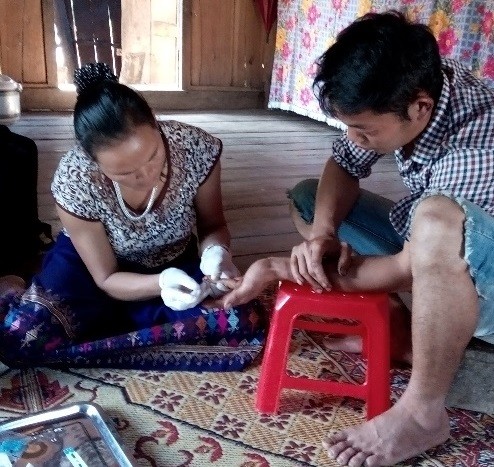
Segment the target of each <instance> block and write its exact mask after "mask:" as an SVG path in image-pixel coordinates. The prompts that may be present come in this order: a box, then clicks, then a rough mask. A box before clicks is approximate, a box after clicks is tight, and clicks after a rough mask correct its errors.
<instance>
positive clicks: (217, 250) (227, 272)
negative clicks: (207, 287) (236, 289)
mask: <svg viewBox="0 0 494 467" xmlns="http://www.w3.org/2000/svg"><path fill="white" fill-rule="evenodd" d="M199 267H200V269H201V271H202V273H203V274H204V275H205V276H207V277H208V278H209V279H211V280H212V281H213V282H214V287H215V288H217V289H218V290H219V291H221V292H227V291H228V290H230V289H229V288H227V287H226V286H225V285H224V284H223V282H221V281H219V282H218V280H219V279H234V278H236V277H238V276H240V272H239V270H238V269H237V267H236V266H235V265H234V264H233V261H232V255H231V253H230V251H229V250H228V248H226V247H224V246H223V245H210V246H208V247H206V248H205V250H204V251H203V253H202V256H201V264H200V266H199Z"/></svg>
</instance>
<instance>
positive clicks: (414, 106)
mask: <svg viewBox="0 0 494 467" xmlns="http://www.w3.org/2000/svg"><path fill="white" fill-rule="evenodd" d="M433 110H434V99H433V98H432V97H431V96H429V94H427V93H426V92H424V91H420V92H419V93H418V95H417V97H416V98H415V100H414V101H413V102H412V103H411V104H410V106H409V107H408V116H409V117H410V119H411V120H413V121H424V119H425V120H427V121H429V119H430V118H431V115H432V111H433Z"/></svg>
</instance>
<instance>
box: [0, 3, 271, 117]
mask: <svg viewBox="0 0 494 467" xmlns="http://www.w3.org/2000/svg"><path fill="white" fill-rule="evenodd" d="M146 1H147V0H146ZM139 3H140V2H139ZM183 12H184V24H183V31H184V44H183V54H184V58H183V84H184V89H185V91H187V92H185V93H183V92H182V93H180V92H176V93H171V94H170V93H166V92H158V91H155V92H153V94H154V95H153V97H152V98H151V100H152V101H153V102H156V103H158V104H159V107H158V109H159V110H167V109H190V108H193V107H192V104H191V102H192V103H193V104H195V108H203V109H207V108H209V109H221V108H223V109H234V108H259V107H263V106H264V104H265V100H264V97H265V90H266V89H267V88H268V83H269V79H270V76H271V69H272V58H273V53H274V41H275V35H276V33H275V28H273V30H272V31H271V34H270V36H269V41H268V42H266V33H265V31H264V29H263V25H262V20H261V16H260V13H259V12H258V11H257V9H256V7H255V4H254V2H253V1H252V0H228V1H225V0H183ZM53 18H54V6H53V0H0V68H1V69H2V72H3V73H4V74H7V75H9V76H11V77H12V78H14V79H15V80H17V81H19V82H21V83H22V84H23V86H24V92H23V94H22V95H21V105H22V108H23V110H28V109H52V110H67V109H71V108H73V105H74V102H75V93H73V92H72V93H71V92H67V91H60V90H58V89H57V87H56V85H57V83H56V64H55V41H54V32H53ZM37 88H41V89H37ZM146 97H148V96H146Z"/></svg>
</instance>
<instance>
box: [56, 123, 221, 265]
mask: <svg viewBox="0 0 494 467" xmlns="http://www.w3.org/2000/svg"><path fill="white" fill-rule="evenodd" d="M159 126H160V129H161V132H162V137H163V141H164V143H165V146H166V149H167V154H168V160H167V162H166V163H167V164H168V171H167V181H166V183H165V186H164V187H163V190H162V191H161V193H160V195H159V196H158V198H157V200H156V201H155V203H154V205H153V208H152V209H151V211H150V212H149V213H148V214H147V215H146V216H144V217H143V218H142V219H140V220H137V221H133V220H130V219H128V218H127V217H125V215H124V214H123V212H122V209H121V208H120V206H119V204H118V201H117V197H116V194H115V189H114V188H113V184H112V182H111V180H110V179H108V178H107V177H106V176H105V175H104V174H103V173H102V172H101V171H100V169H99V167H98V164H97V163H96V162H95V161H94V160H92V159H91V158H90V157H89V156H88V155H87V154H86V153H85V151H84V150H83V149H82V148H80V147H75V148H74V149H72V150H70V151H69V152H68V153H66V154H65V155H64V156H63V157H62V159H61V160H60V163H59V165H58V168H57V170H56V172H55V175H54V178H53V182H52V185H51V190H52V193H53V196H54V197H55V201H56V203H57V204H58V205H59V206H60V207H61V208H62V209H64V210H65V211H67V212H69V213H70V214H72V215H74V216H77V217H79V218H82V219H85V220H89V221H99V222H101V223H103V225H104V226H105V229H106V233H107V235H108V239H109V241H110V244H111V246H112V247H113V251H114V252H115V255H116V257H117V259H123V260H126V261H131V262H132V263H135V264H139V265H142V266H144V267H157V266H160V265H163V264H164V263H166V262H167V261H170V260H172V259H174V258H176V257H177V256H179V255H180V254H181V253H182V252H183V251H184V250H185V247H186V246H187V244H188V242H189V240H190V239H191V235H192V233H193V229H194V227H195V224H196V212H195V209H194V198H195V196H196V194H197V191H198V189H199V187H200V186H201V184H202V183H204V181H205V180H206V179H207V177H208V176H209V174H210V173H211V171H212V170H213V168H214V166H215V164H216V162H217V161H218V160H219V158H220V155H221V151H222V143H221V140H219V139H218V138H215V137H214V136H212V135H210V134H208V133H206V132H205V131H203V130H201V129H200V128H196V127H193V126H190V125H187V124H185V123H181V122H176V121H165V122H159ZM64 233H65V234H66V235H67V232H66V231H65V230H64Z"/></svg>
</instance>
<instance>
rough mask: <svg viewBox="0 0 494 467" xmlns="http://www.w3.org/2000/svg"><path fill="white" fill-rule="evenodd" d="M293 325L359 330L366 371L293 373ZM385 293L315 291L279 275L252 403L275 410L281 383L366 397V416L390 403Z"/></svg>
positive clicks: (348, 331) (266, 410) (346, 331)
mask: <svg viewBox="0 0 494 467" xmlns="http://www.w3.org/2000/svg"><path fill="white" fill-rule="evenodd" d="M302 315H305V316H318V317H324V318H338V319H345V320H354V321H358V322H359V323H357V324H342V323H331V322H314V321H308V320H306V319H303V318H301V317H300V316H302ZM293 329H306V330H310V331H317V332H327V333H337V334H353V335H357V334H358V335H360V336H362V339H363V350H364V355H366V356H367V373H366V379H365V382H364V383H363V384H351V383H344V382H338V381H324V380H316V379H310V378H295V377H293V376H290V375H288V374H287V372H286V362H287V359H288V353H289V346H290V340H291V337H292V331H293ZM389 339H390V338H389V298H388V295H387V294H384V293H379V294H374V293H365V294H364V293H341V292H323V293H321V294H319V293H316V292H314V291H313V290H312V288H311V287H310V286H307V285H303V286H300V285H297V284H295V283H294V282H288V281H283V282H281V284H280V288H279V290H278V294H277V297H276V304H275V308H274V311H273V317H272V319H271V323H270V329H269V334H268V338H267V342H266V347H265V349H264V357H263V361H262V367H261V374H260V378H259V386H258V390H257V397H256V408H257V410H259V411H260V412H262V413H275V412H277V411H278V407H279V400H280V393H281V390H282V389H283V388H291V389H300V390H306V391H314V392H323V393H327V394H333V395H336V396H350V397H355V398H358V399H362V400H364V401H366V402H367V419H368V420H370V419H371V418H373V417H375V416H376V415H379V414H380V413H382V412H384V411H386V410H387V409H389V407H390V376H389V370H390V368H389V366H390V355H389V345H390V344H389Z"/></svg>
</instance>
